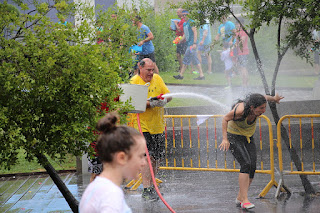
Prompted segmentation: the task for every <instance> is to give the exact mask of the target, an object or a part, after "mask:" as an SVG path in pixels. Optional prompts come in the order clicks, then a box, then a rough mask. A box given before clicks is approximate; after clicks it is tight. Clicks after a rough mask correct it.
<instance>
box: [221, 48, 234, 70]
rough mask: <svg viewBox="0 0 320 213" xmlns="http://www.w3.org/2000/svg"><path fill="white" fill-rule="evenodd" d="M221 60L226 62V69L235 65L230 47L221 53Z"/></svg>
mask: <svg viewBox="0 0 320 213" xmlns="http://www.w3.org/2000/svg"><path fill="white" fill-rule="evenodd" d="M220 59H221V61H223V62H224V67H225V68H224V69H225V70H230V69H231V68H232V66H233V63H232V58H231V56H230V48H228V49H226V50H224V51H223V52H222V53H221V57H220Z"/></svg>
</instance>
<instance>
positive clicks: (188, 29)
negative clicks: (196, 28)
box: [183, 19, 194, 46]
mask: <svg viewBox="0 0 320 213" xmlns="http://www.w3.org/2000/svg"><path fill="white" fill-rule="evenodd" d="M193 24H194V21H193V20H192V19H189V20H188V21H187V22H185V23H183V32H184V35H185V37H186V42H187V45H188V46H192V45H193V42H194V40H193V38H194V35H193V31H192V26H193ZM191 25H192V26H191Z"/></svg>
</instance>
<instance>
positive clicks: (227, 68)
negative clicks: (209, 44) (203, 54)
mask: <svg viewBox="0 0 320 213" xmlns="http://www.w3.org/2000/svg"><path fill="white" fill-rule="evenodd" d="M220 59H221V61H223V62H224V74H225V77H226V79H227V82H228V85H227V87H226V88H225V89H230V88H231V78H232V66H233V62H232V57H231V56H230V47H229V44H228V43H223V51H222V52H221V56H220Z"/></svg>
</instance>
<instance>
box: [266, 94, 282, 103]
mask: <svg viewBox="0 0 320 213" xmlns="http://www.w3.org/2000/svg"><path fill="white" fill-rule="evenodd" d="M264 97H265V98H266V100H267V101H271V102H276V103H277V104H279V103H280V100H281V99H283V98H284V97H283V96H280V95H279V94H278V93H277V94H276V95H275V96H271V95H265V96H264Z"/></svg>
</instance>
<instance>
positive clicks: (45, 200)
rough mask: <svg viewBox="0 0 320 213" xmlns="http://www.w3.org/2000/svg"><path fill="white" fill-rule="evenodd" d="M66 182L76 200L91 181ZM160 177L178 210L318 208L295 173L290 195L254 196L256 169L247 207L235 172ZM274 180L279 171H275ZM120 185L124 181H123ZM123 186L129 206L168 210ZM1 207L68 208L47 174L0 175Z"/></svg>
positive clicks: (312, 211)
mask: <svg viewBox="0 0 320 213" xmlns="http://www.w3.org/2000/svg"><path fill="white" fill-rule="evenodd" d="M61 177H62V179H63V180H64V182H65V184H66V185H67V187H68V188H69V189H70V191H71V193H72V194H73V195H74V196H75V198H76V199H77V200H79V199H80V197H81V195H82V193H83V191H84V189H85V187H86V186H87V185H88V182H89V175H77V174H76V173H68V174H61ZM158 178H160V179H161V180H162V181H163V183H161V184H160V191H161V192H162V193H163V194H164V195H163V197H164V199H165V200H166V202H167V203H168V204H169V205H170V206H171V208H173V209H174V210H175V212H181V213H191V212H192V213H212V212H214V213H215V212H225V213H234V212H259V213H260V212H263V213H265V212H270V213H278V212H282V213H292V212H309V213H317V212H319V209H320V196H313V197H306V196H303V192H304V190H303V188H302V186H301V181H300V179H299V177H298V176H296V175H295V176H286V178H285V184H286V185H287V186H288V188H289V189H290V190H291V191H292V195H291V196H287V194H285V193H283V194H282V195H281V197H280V198H279V199H276V198H274V195H275V191H276V189H275V188H272V189H271V190H270V191H269V192H268V194H267V195H266V196H265V198H259V199H258V198H257V196H258V194H259V193H260V192H261V190H262V189H263V188H264V187H265V185H266V184H267V183H268V181H269V180H270V179H269V175H266V174H256V177H255V179H254V181H253V183H252V185H251V187H250V190H249V193H248V195H249V200H250V201H251V202H252V203H254V204H255V205H256V207H255V208H254V209H252V210H250V211H245V210H241V209H240V208H239V207H236V205H235V198H236V194H237V190H238V184H237V182H238V174H237V173H233V172H231V173H228V172H227V173H225V172H209V171H166V170H162V171H160V173H159V176H158ZM309 179H310V181H311V182H312V184H313V186H314V188H315V189H316V190H317V191H319V185H320V178H319V177H318V176H309ZM276 180H278V177H276ZM123 187H124V186H123ZM124 190H125V193H126V200H127V203H128V205H129V206H130V207H131V208H132V211H133V212H139V213H161V212H170V211H169V210H168V209H167V207H166V206H165V205H164V204H163V203H162V202H161V201H156V202H145V201H143V199H142V198H141V190H142V187H139V188H138V189H137V190H136V191H130V190H126V189H124ZM0 195H1V196H0V206H1V207H0V211H1V212H39V213H40V212H56V213H58V212H71V210H70V208H69V206H68V204H67V202H66V201H65V200H64V198H63V197H62V195H61V193H60V192H59V190H58V189H57V187H56V186H55V185H54V184H53V183H52V181H51V179H50V178H49V177H48V176H46V175H40V176H37V175H35V176H30V177H15V178H12V177H11V178H1V180H0Z"/></svg>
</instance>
